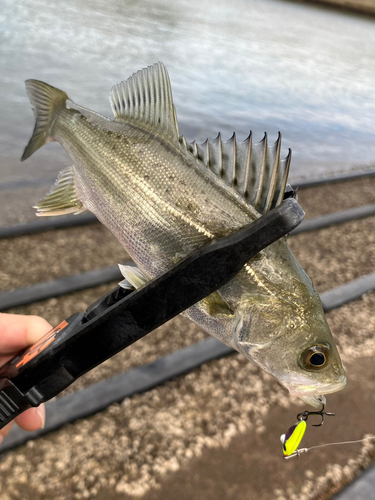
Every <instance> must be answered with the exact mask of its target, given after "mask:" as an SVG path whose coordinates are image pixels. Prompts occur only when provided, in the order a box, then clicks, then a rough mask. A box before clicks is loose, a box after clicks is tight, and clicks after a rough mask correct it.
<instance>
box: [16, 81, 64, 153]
mask: <svg viewBox="0 0 375 500" xmlns="http://www.w3.org/2000/svg"><path fill="white" fill-rule="evenodd" d="M26 90H27V94H28V96H29V99H30V102H31V104H32V106H33V110H34V115H35V127H34V132H33V135H32V136H31V139H30V141H29V144H28V145H27V146H26V148H25V151H24V152H23V155H22V158H21V161H24V160H26V159H27V158H29V156H31V155H32V154H33V153H35V151H36V150H37V149H39V148H41V147H42V146H43V145H44V144H45V143H46V142H47V139H48V137H49V129H50V127H51V124H52V122H53V117H54V114H55V111H56V109H57V108H59V107H60V106H62V105H64V103H65V101H66V100H67V99H69V97H68V96H67V95H66V94H65V92H63V91H62V90H59V89H56V88H55V87H51V85H47V83H43V82H39V81H38V80H27V81H26Z"/></svg>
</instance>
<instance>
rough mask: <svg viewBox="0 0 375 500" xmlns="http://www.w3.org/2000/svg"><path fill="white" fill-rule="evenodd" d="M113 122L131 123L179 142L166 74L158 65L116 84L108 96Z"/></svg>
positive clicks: (159, 64)
mask: <svg viewBox="0 0 375 500" xmlns="http://www.w3.org/2000/svg"><path fill="white" fill-rule="evenodd" d="M109 100H110V103H111V107H112V111H113V114H114V116H115V120H116V121H127V122H133V123H134V124H140V125H142V126H143V127H146V128H148V129H150V130H152V132H153V133H156V134H159V135H164V136H166V137H168V138H169V139H172V140H175V141H178V137H179V134H178V125H177V118H176V111H175V107H174V105H173V99H172V90H171V84H170V81H169V76H168V72H167V70H166V68H165V66H164V64H163V63H161V62H159V63H156V64H153V65H152V66H149V67H148V68H145V69H142V70H141V71H138V72H137V73H134V74H133V75H132V76H131V77H130V78H128V79H127V80H126V82H122V83H120V84H118V85H115V86H114V87H113V88H112V90H111V94H110V97H109Z"/></svg>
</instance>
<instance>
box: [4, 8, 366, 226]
mask: <svg viewBox="0 0 375 500" xmlns="http://www.w3.org/2000/svg"><path fill="white" fill-rule="evenodd" d="M159 60H161V61H163V62H164V63H165V64H166V65H167V67H168V69H169V72H170V77H171V81H172V89H173V94H174V99H175V105H176V109H177V115H178V120H179V125H180V132H181V133H183V134H185V135H186V136H187V138H188V139H189V140H193V139H197V140H202V141H203V140H205V138H206V137H207V136H208V137H210V138H213V137H215V136H216V134H217V132H218V131H219V130H220V131H221V132H222V134H223V137H227V138H229V137H230V135H231V134H232V132H233V130H235V131H236V132H237V136H238V137H239V138H240V139H241V138H242V139H244V138H245V137H246V136H247V134H248V131H249V129H252V130H253V132H254V137H255V138H258V139H259V140H260V139H261V138H262V136H263V132H264V131H265V130H267V132H268V133H269V139H270V141H271V140H274V139H276V135H277V131H278V130H281V131H282V133H283V151H284V152H285V153H286V152H287V148H288V147H291V148H292V149H293V159H292V172H291V175H292V178H294V179H298V178H305V177H309V178H312V177H317V176H319V175H321V174H322V173H335V172H338V171H343V170H346V169H349V168H353V167H356V168H362V167H366V166H368V165H370V164H374V163H375V21H374V20H371V19H367V18H365V17H360V16H353V15H349V14H345V13H342V12H340V11H339V10H329V9H325V8H321V7H315V6H311V5H308V4H307V5H306V4H302V5H301V4H298V3H293V2H287V1H282V0H261V1H260V0H232V1H231V2H230V4H229V2H227V1H226V0H217V1H215V2H212V1H211V0H210V1H208V0H199V1H196V0H181V1H176V2H170V1H168V0H157V1H155V0H143V1H138V2H137V1H130V0H128V1H124V0H121V1H120V0H65V1H64V2H63V3H59V4H58V6H57V4H56V3H54V2H50V1H49V0H24V1H14V0H2V8H1V11H0V65H1V68H0V187H1V185H3V186H4V184H6V183H9V188H10V187H11V186H12V185H13V187H14V183H15V182H16V183H18V182H20V181H24V180H34V181H35V180H38V179H43V178H52V177H54V176H55V175H56V174H57V172H58V171H59V170H60V169H61V168H62V167H64V166H67V165H69V159H68V158H67V156H66V155H65V153H64V151H63V150H62V148H61V146H60V145H58V144H56V143H55V144H48V145H47V146H45V147H43V148H42V149H41V150H40V151H38V152H37V153H36V154H34V155H33V156H32V158H30V159H29V160H27V162H25V163H20V162H19V158H20V156H21V154H22V150H23V148H24V146H25V144H26V143H27V140H28V138H29V136H30V134H31V131H32V128H33V126H34V118H33V115H32V111H31V107H30V104H29V101H28V98H27V96H26V92H25V88H24V80H26V79H27V78H36V79H40V80H44V81H46V82H47V83H50V84H52V85H54V86H56V87H59V88H61V89H63V90H65V91H66V92H67V93H68V95H69V96H70V97H71V98H72V99H73V100H74V101H76V102H77V103H79V104H82V105H84V106H86V107H88V108H91V109H94V110H96V111H98V112H100V113H103V114H105V115H107V116H111V111H110V107H109V102H108V94H109V90H110V88H111V87H112V85H114V84H115V83H118V82H119V81H121V80H123V79H126V78H127V77H128V76H129V75H130V74H131V73H132V72H134V71H137V70H138V69H140V68H142V67H145V66H147V65H149V64H152V63H154V62H156V61H159ZM37 191H38V192H37ZM39 191H40V188H35V191H33V189H31V188H28V190H27V191H23V193H24V197H26V198H27V200H28V199H29V198H30V200H31V202H35V201H37V198H38V196H39ZM44 191H45V188H44ZM14 192H15V193H16V192H17V193H18V194H17V196H13V195H12V193H10V192H8V194H7V196H5V194H4V193H5V190H2V191H0V197H1V198H0V210H1V211H2V213H3V214H4V217H3V219H4V218H5V219H6V220H7V221H8V223H9V221H11V222H14V221H17V220H21V219H27V220H30V219H31V218H33V217H34V211H33V210H32V209H30V212H29V213H27V214H25V213H24V212H23V213H22V214H21V213H19V208H17V206H18V205H19V204H17V197H18V196H20V195H21V193H22V190H20V189H18V190H17V191H14ZM34 196H35V197H34ZM30 204H31V203H30ZM5 214H7V215H6V216H5ZM13 219H14V220H13ZM0 224H2V221H0Z"/></svg>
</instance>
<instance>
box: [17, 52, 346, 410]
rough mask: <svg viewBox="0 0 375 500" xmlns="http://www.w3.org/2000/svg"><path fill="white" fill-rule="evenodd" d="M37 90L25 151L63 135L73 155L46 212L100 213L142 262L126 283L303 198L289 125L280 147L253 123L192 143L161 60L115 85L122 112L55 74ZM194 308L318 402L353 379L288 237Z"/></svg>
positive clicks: (205, 322) (195, 315) (193, 313)
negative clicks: (85, 102)
mask: <svg viewBox="0 0 375 500" xmlns="http://www.w3.org/2000/svg"><path fill="white" fill-rule="evenodd" d="M26 89H27V93H28V95H29V98H30V102H31V104H32V106H33V110H34V114H35V128H34V131H33V134H32V136H31V139H30V141H29V143H28V144H27V146H26V148H25V150H24V153H23V155H22V158H21V160H22V161H24V160H26V159H27V158H29V157H30V156H31V155H32V154H33V153H34V152H35V151H37V150H38V149H39V148H40V147H42V146H43V145H44V144H45V143H47V142H51V141H57V142H59V143H60V144H61V145H62V146H63V148H64V149H65V151H66V152H67V154H68V155H69V157H70V159H71V161H72V165H71V166H69V167H67V168H65V169H64V170H63V171H62V172H60V174H59V176H58V178H57V181H56V183H55V184H54V186H53V187H52V189H51V191H50V192H49V193H48V194H47V195H46V196H45V197H44V198H42V200H40V202H39V203H38V204H37V205H36V207H35V208H36V209H37V215H39V216H54V215H62V214H68V213H75V214H77V213H80V212H82V211H84V210H89V211H91V212H92V213H94V214H95V215H96V217H97V218H98V219H99V221H101V222H102V223H103V224H104V225H105V226H106V227H107V228H108V229H109V230H110V231H111V232H112V233H113V234H114V236H115V237H116V238H117V239H118V240H119V241H120V243H121V244H122V245H123V247H124V248H125V250H126V251H127V252H128V253H129V255H130V256H131V258H132V259H133V260H134V262H135V263H136V265H137V266H138V269H137V270H136V271H134V268H133V269H127V268H123V269H122V270H123V273H124V275H125V278H126V279H125V280H124V283H123V286H125V287H126V286H135V287H136V288H137V287H139V286H142V285H143V284H144V283H145V282H147V281H149V280H150V279H153V278H156V277H158V276H160V275H161V274H163V273H165V272H166V271H168V270H169V269H171V268H172V267H173V266H174V265H176V264H177V263H178V262H180V261H181V260H182V259H184V258H185V257H187V256H188V255H189V254H191V253H192V252H193V251H194V250H196V249H198V248H200V247H202V246H203V245H206V244H207V243H209V242H210V241H212V240H213V239H216V238H222V237H224V236H227V235H229V234H231V233H233V232H235V231H237V230H239V229H240V228H242V227H244V226H246V225H248V224H250V223H252V222H254V221H255V220H256V219H257V218H259V217H260V216H261V215H263V214H265V213H267V212H268V211H269V210H271V209H273V208H275V207H276V206H278V205H279V204H280V203H281V202H282V201H283V199H284V197H285V196H290V195H293V191H292V189H291V187H290V186H289V185H288V183H287V179H288V172H289V167H290V161H291V151H290V150H289V153H288V155H287V156H286V157H285V158H281V155H280V149H281V134H280V133H279V136H278V138H277V140H276V142H275V143H273V144H270V145H269V144H268V137H267V134H265V135H264V137H263V139H262V140H261V141H260V142H257V143H256V142H254V141H253V136H252V133H251V132H250V134H249V136H248V137H247V139H246V140H245V141H241V142H240V141H238V140H237V138H236V135H235V133H234V134H233V136H232V137H231V138H230V139H229V140H227V141H224V140H222V137H221V134H220V133H219V134H218V136H217V137H216V138H215V139H214V140H212V141H209V140H208V139H207V140H206V141H205V142H204V143H203V144H198V143H197V142H196V141H194V142H193V143H188V142H187V141H186V138H185V137H184V136H181V135H180V134H179V130H178V122H177V115H176V110H175V106H174V103H173V98H172V90H171V84H170V79H169V75H168V72H167V70H166V68H165V66H164V65H163V64H162V63H160V62H159V63H156V64H154V65H152V66H149V67H147V68H144V69H142V70H140V71H138V72H136V73H134V74H133V75H132V76H131V77H130V78H128V79H127V80H126V81H124V82H122V83H120V84H118V85H115V86H114V87H113V88H112V90H111V93H110V104H111V107H112V111H113V114H114V119H113V120H111V119H109V118H107V117H105V116H102V115H100V114H98V113H96V112H94V111H91V110H89V109H87V108H84V107H82V106H80V105H78V104H76V103H75V102H73V101H72V100H71V99H70V98H69V97H68V95H67V94H66V93H65V92H63V91H61V90H59V89H57V88H55V87H52V86H50V85H48V84H46V83H44V82H40V81H37V80H27V81H26ZM184 315H185V316H186V317H188V318H189V319H191V320H192V321H194V322H195V323H196V324H197V325H199V326H200V327H202V328H203V329H204V330H205V331H206V332H208V333H209V334H211V335H213V336H214V337H216V338H217V339H218V340H220V341H221V342H223V343H224V344H226V345H228V346H230V347H232V348H233V349H235V350H237V351H238V352H240V353H241V354H243V355H244V356H245V357H246V358H248V359H249V360H250V361H252V362H254V363H255V364H257V365H258V366H260V367H261V368H262V369H263V370H265V371H266V372H268V373H270V374H271V375H273V376H274V377H275V378H276V379H277V380H278V381H279V382H280V383H281V384H282V385H283V386H284V387H285V388H286V389H288V390H289V392H290V394H292V395H293V396H297V397H299V398H301V399H302V400H303V401H304V402H306V403H308V404H310V405H312V406H314V407H320V406H321V404H322V402H323V403H324V402H325V395H326V394H330V393H333V392H336V391H339V390H341V389H343V388H344V387H345V385H346V376H345V373H344V370H343V367H342V363H341V360H340V356H339V353H338V351H337V348H336V346H335V342H334V340H333V337H332V333H331V331H330V329H329V326H328V324H327V322H326V319H325V316H324V312H323V308H322V304H321V301H320V298H319V295H318V293H317V291H316V290H315V288H314V285H313V284H312V282H311V280H310V278H309V277H308V276H307V275H306V273H305V272H304V271H303V269H302V268H301V266H300V265H299V263H298V261H297V260H296V258H295V257H294V256H293V254H292V253H291V251H290V249H289V247H288V245H287V241H286V238H285V237H284V238H281V239H280V240H278V241H277V242H275V243H273V244H272V245H270V246H269V247H267V248H265V249H264V250H262V251H261V252H260V253H259V254H258V255H256V256H255V257H254V258H253V259H251V260H250V261H249V262H248V263H247V264H246V265H245V266H244V267H243V269H242V270H241V271H240V273H238V274H237V276H236V277H235V278H234V279H232V280H231V281H230V282H229V283H228V284H226V285H225V286H223V287H222V288H220V289H219V290H218V291H216V292H215V293H213V294H211V295H209V296H208V297H206V298H205V299H204V300H201V301H200V302H198V303H197V304H195V305H194V306H192V307H190V308H189V309H187V310H186V311H185V312H184Z"/></svg>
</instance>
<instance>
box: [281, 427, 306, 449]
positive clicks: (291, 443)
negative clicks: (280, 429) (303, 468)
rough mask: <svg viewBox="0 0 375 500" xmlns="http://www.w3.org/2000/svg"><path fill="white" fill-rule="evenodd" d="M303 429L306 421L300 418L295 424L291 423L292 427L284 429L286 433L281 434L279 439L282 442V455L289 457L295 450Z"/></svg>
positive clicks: (304, 429) (300, 439)
mask: <svg viewBox="0 0 375 500" xmlns="http://www.w3.org/2000/svg"><path fill="white" fill-rule="evenodd" d="M305 431H306V421H305V420H301V421H300V422H298V423H297V424H294V425H292V427H289V429H288V430H287V431H286V434H283V435H282V436H281V438H280V439H281V442H282V444H283V453H284V457H289V456H290V455H292V454H293V453H294V452H295V451H297V448H298V446H299V444H300V442H301V441H302V438H303V436H304V434H305Z"/></svg>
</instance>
